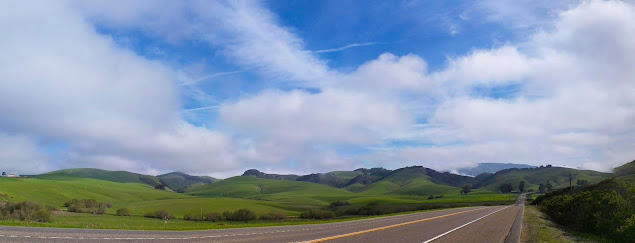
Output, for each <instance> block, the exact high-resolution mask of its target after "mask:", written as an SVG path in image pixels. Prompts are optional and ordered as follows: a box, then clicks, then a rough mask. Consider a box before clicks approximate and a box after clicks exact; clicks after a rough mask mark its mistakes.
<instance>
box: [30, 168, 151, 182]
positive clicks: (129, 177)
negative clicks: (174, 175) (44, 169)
mask: <svg viewBox="0 0 635 243" xmlns="http://www.w3.org/2000/svg"><path fill="white" fill-rule="evenodd" d="M33 177H35V178H41V179H53V178H65V177H77V178H92V179H98V180H104V181H112V182H119V183H142V184H148V185H150V186H156V185H160V184H161V182H160V181H159V179H157V178H156V177H154V176H150V175H142V174H137V173H132V172H127V171H109V170H101V169H91V168H81V169H66V170H58V171H53V172H49V173H45V174H41V175H37V176H33Z"/></svg>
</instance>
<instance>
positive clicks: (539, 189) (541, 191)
mask: <svg viewBox="0 0 635 243" xmlns="http://www.w3.org/2000/svg"><path fill="white" fill-rule="evenodd" d="M546 188H547V187H545V184H542V183H540V185H538V191H540V193H545V189H546Z"/></svg>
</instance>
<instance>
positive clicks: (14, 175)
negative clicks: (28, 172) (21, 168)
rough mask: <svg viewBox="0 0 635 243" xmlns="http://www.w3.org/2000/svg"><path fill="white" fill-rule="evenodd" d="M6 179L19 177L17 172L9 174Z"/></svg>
mask: <svg viewBox="0 0 635 243" xmlns="http://www.w3.org/2000/svg"><path fill="white" fill-rule="evenodd" d="M7 177H20V175H19V174H18V172H11V173H9V175H8V176H7Z"/></svg>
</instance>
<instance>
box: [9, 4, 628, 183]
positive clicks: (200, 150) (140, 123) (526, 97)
mask: <svg viewBox="0 0 635 243" xmlns="http://www.w3.org/2000/svg"><path fill="white" fill-rule="evenodd" d="M66 3H67V2H42V3H41V4H38V6H36V7H33V6H27V5H26V4H22V3H12V5H15V6H8V7H6V8H3V9H0V28H1V29H3V30H6V31H7V32H8V33H11V35H5V36H3V37H0V52H1V53H3V55H0V80H2V81H0V115H1V116H2V119H0V134H2V135H0V144H2V145H3V146H4V147H3V148H2V149H0V150H1V151H0V152H1V153H0V161H1V162H3V163H6V164H8V165H15V166H17V167H16V168H17V169H19V170H25V171H33V172H40V171H42V170H44V169H38V168H46V169H47V170H48V169H54V167H60V168H61V167H101V168H106V169H125V170H131V171H137V172H146V173H152V174H156V173H161V172H167V171H171V170H182V171H185V172H195V173H206V174H214V175H219V176H227V175H233V174H232V173H237V172H239V171H240V170H242V169H246V168H250V167H256V168H263V169H269V170H272V171H280V172H282V171H284V172H293V171H303V172H315V171H326V170H332V169H334V168H338V169H352V168H354V167H356V166H362V165H364V166H366V165H372V166H384V167H389V168H394V167H398V166H405V165H412V164H418V165H424V166H429V167H432V168H435V169H453V168H459V167H462V166H468V165H471V164H474V163H476V162H523V163H530V164H541V163H550V162H551V163H552V164H556V165H557V164H558V163H562V164H567V165H575V166H582V167H584V168H591V169H597V170H609V169H610V168H611V167H613V166H615V165H618V164H620V163H623V162H625V161H630V160H632V153H631V152H630V151H632V148H633V147H634V146H635V140H634V139H633V138H634V137H635V136H633V135H635V134H633V133H634V132H635V131H633V126H632V124H635V123H634V122H635V110H634V109H633V107H635V99H634V98H633V96H632V94H633V93H635V86H634V84H635V80H633V77H635V73H634V72H635V71H634V70H635V69H632V68H631V67H633V66H634V64H635V59H634V57H635V47H634V46H633V45H632V44H631V40H633V39H635V9H634V8H633V6H632V5H631V4H629V3H624V2H600V1H591V2H584V3H582V4H579V5H576V6H574V7H571V8H570V9H568V10H566V11H562V12H558V13H557V14H555V15H554V17H553V18H549V19H548V20H549V22H545V23H542V22H541V24H539V25H540V26H545V28H544V29H541V30H538V31H534V32H533V34H531V35H530V36H529V37H527V38H525V39H524V41H522V42H519V43H506V44H505V45H502V46H498V47H494V48H490V49H474V50H472V51H471V52H469V53H467V54H465V55H459V56H455V57H452V58H449V59H448V62H447V66H446V67H443V68H441V69H440V70H436V71H433V72H431V71H430V70H428V64H427V63H426V61H425V60H424V59H423V58H422V57H420V56H417V55H415V54H407V55H401V56H399V55H395V54H391V53H384V54H381V55H380V56H378V57H377V58H376V59H374V60H369V61H367V62H365V63H363V64H362V65H360V66H359V67H356V68H353V71H351V72H343V71H336V70H334V69H331V68H329V67H328V66H327V65H326V62H325V61H324V60H322V59H320V58H319V57H317V56H315V54H314V53H311V52H310V51H307V50H305V49H304V43H303V40H302V39H301V38H300V36H299V35H298V34H296V33H295V32H294V30H293V29H290V28H287V27H284V26H281V24H280V22H279V21H278V19H277V17H276V16H275V15H274V14H273V13H272V12H271V11H269V10H267V9H265V7H264V6H262V5H259V4H253V3H247V2H231V3H225V2H182V1H178V2H177V1H165V2H161V3H157V2H156V1H136V2H134V3H132V5H125V6H124V5H122V4H112V3H111V2H110V1H103V2H99V1H98V2H84V1H81V2H75V1H71V2H70V3H69V4H66ZM166 6H168V7H166ZM553 9H556V10H558V11H559V9H561V8H560V7H555V8H553ZM562 9H567V8H562ZM505 11H506V12H505ZM505 11H501V12H496V13H494V14H493V16H492V19H491V20H494V21H497V19H498V18H503V17H497V16H505V15H509V13H514V11H515V10H513V9H511V10H510V9H507V10H505ZM527 18H532V17H531V16H530V17H527ZM543 24H545V25H543ZM95 26H107V27H109V28H128V29H133V30H141V31H147V33H149V35H150V36H153V37H156V38H162V39H164V40H165V41H167V42H169V43H172V44H174V45H179V43H183V42H188V41H194V42H202V43H205V44H208V45H210V46H213V47H214V48H216V49H215V50H218V53H210V55H218V54H220V55H222V56H223V57H225V58H227V60H228V61H229V62H230V63H232V64H234V65H236V66H239V67H240V69H238V70H247V71H246V72H250V73H256V74H258V75H260V76H262V77H265V78H264V80H265V81H266V82H267V85H265V86H266V89H265V90H264V91H259V92H255V93H250V94H245V95H244V96H240V97H232V99H231V100H224V101H221V102H220V103H221V104H220V105H219V106H218V113H219V118H218V119H219V122H218V125H217V126H215V127H214V128H206V127H199V126H194V125H192V124H190V123H188V122H187V121H185V120H184V119H183V118H182V117H181V116H182V112H180V107H181V104H180V97H179V95H181V94H180V92H181V91H180V86H179V82H178V80H182V79H183V78H182V77H181V75H182V73H180V72H179V71H175V70H174V68H173V67H170V66H168V65H166V64H164V63H161V62H159V61H151V60H148V59H146V58H143V57H141V56H139V55H138V54H136V53H134V52H133V51H132V50H130V49H128V48H127V47H126V46H125V45H121V43H120V42H118V40H117V38H116V37H111V36H107V35H104V34H102V33H99V32H98V31H96V27H95ZM280 82H292V83H293V84H294V85H295V86H296V87H298V89H289V88H288V86H286V87H287V88H280V86H278V85H279V84H280ZM508 85H515V86H514V87H516V89H515V90H513V92H514V95H513V96H509V97H499V96H496V95H489V94H487V90H488V89H496V88H498V87H505V86H508ZM309 88H316V89H309ZM305 90H311V92H309V91H305ZM475 90H477V91H475ZM483 90H485V91H483ZM198 91H200V90H198ZM478 92H483V93H485V94H484V95H474V94H475V93H478ZM41 141H46V143H42V142H41ZM59 141H62V142H63V143H65V144H68V146H67V148H66V150H65V151H64V153H63V157H61V158H55V159H52V158H50V156H49V155H48V154H47V152H45V151H46V144H48V143H55V142H59ZM7 144H11V146H6V145H7ZM394 144H405V145H394ZM422 144H424V145H422ZM346 146H352V147H355V148H361V149H367V150H371V151H374V152H372V153H369V154H368V153H366V154H364V153H362V154H347V153H346V152H341V151H342V150H345V149H343V148H346ZM0 147H2V146H0ZM5 150H6V151H11V153H9V152H6V151H5ZM5 152H6V153H5ZM629 156H630V157H629ZM52 160H55V162H51V161H52ZM7 161H9V162H7ZM11 161H12V162H11Z"/></svg>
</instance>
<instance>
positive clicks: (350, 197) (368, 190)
mask: <svg viewBox="0 0 635 243" xmlns="http://www.w3.org/2000/svg"><path fill="white" fill-rule="evenodd" d="M332 173H335V174H337V176H340V177H347V178H352V177H354V176H357V175H358V174H359V173H358V172H332ZM109 175H112V173H109ZM114 175H124V174H120V173H115V174H114ZM125 175H127V174H125ZM125 178H127V177H125ZM109 179H110V180H115V179H113V178H109ZM127 180H128V179H126V180H124V181H127ZM360 189H361V190H360V191H361V192H360V193H355V192H351V191H348V190H345V189H338V188H334V187H329V186H325V185H322V184H317V183H312V182H299V181H282V180H271V179H260V178H256V177H252V176H238V177H232V178H229V179H226V180H222V181H219V182H215V183H212V184H207V185H201V186H199V187H196V188H195V189H193V191H190V192H187V193H185V194H181V193H176V192H173V191H170V190H168V191H162V190H156V189H154V187H152V186H150V185H148V184H145V183H134V182H133V183H118V182H113V181H108V180H99V179H91V178H83V177H81V176H72V175H66V174H64V175H62V174H46V175H41V176H36V178H6V177H1V178H0V200H1V201H16V202H17V201H35V202H39V203H41V204H44V205H51V206H56V207H59V208H61V209H62V210H65V208H63V207H62V205H63V204H64V203H65V202H67V201H69V200H71V199H74V198H78V199H95V200H97V201H99V202H109V203H111V204H112V207H111V208H110V209H109V210H108V214H106V215H91V214H77V213H69V212H65V211H62V212H56V213H55V214H54V216H53V218H52V221H51V222H49V223H33V222H16V221H0V225H28V226H47V227H75V228H98V229H152V230H163V229H166V230H167V229H170V230H195V229H214V228H227V227H251V226H269V225H287V224H302V223H320V222H324V221H319V220H318V221H316V220H301V219H298V218H297V216H299V215H300V213H302V212H303V211H306V210H307V209H313V208H318V209H326V208H327V207H328V205H329V204H330V203H331V202H334V201H338V200H342V201H349V202H350V203H351V204H352V205H351V207H362V206H366V205H368V204H380V205H410V204H453V205H454V206H468V205H471V204H473V203H483V202H496V203H500V202H508V201H513V197H515V195H503V194H497V193H495V192H492V191H486V190H474V191H473V192H472V193H470V194H469V195H464V196H461V195H460V194H459V188H456V187H452V186H446V185H438V184H434V183H433V182H431V181H430V180H429V179H428V178H427V177H421V176H419V177H417V176H415V175H412V176H407V175H400V176H395V177H388V178H386V179H385V180H382V181H379V182H377V183H373V184H370V185H366V186H361V187H360ZM429 195H435V196H439V195H443V197H442V198H435V199H432V200H430V199H428V196H429ZM122 207H125V208H128V209H130V210H131V212H132V214H133V216H132V217H119V216H114V214H115V212H116V210H117V209H119V208H122ZM242 208H247V209H250V210H252V211H254V212H256V214H257V215H258V216H260V215H263V214H266V213H269V212H280V213H284V214H285V215H287V216H290V217H294V218H292V219H289V220H285V222H276V221H258V220H257V221H254V222H250V223H249V224H244V223H236V222H233V223H230V222H218V223H210V222H192V221H184V220H179V219H176V220H171V221H170V222H169V223H168V226H167V227H166V228H164V226H163V221H161V220H157V219H150V218H144V217H142V216H143V215H144V214H145V213H147V212H152V211H156V210H167V211H168V212H170V213H172V214H173V215H174V216H175V217H178V218H182V217H183V216H184V215H185V214H200V213H201V211H202V212H203V213H207V212H219V213H222V212H223V211H235V210H238V209H242ZM351 218H354V217H345V218H340V219H337V220H335V221H338V220H349V219H351ZM356 218H359V217H358V216H356ZM330 222H332V221H330Z"/></svg>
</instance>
